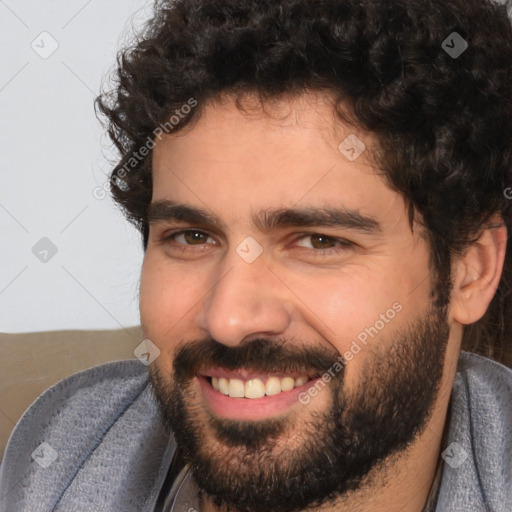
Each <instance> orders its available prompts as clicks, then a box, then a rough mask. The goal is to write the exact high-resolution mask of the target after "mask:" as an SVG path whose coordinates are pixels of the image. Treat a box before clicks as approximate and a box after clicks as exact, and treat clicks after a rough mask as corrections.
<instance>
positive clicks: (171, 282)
mask: <svg viewBox="0 0 512 512" xmlns="http://www.w3.org/2000/svg"><path fill="white" fill-rule="evenodd" d="M204 289H205V287H204V286H202V285H201V284H200V282H199V281H198V280H190V279H188V278H186V275H185V273H184V272H180V271H179V270H177V269H173V268H169V263H168V262H167V263H166V262H163V261H159V259H158V258H157V257H156V256H154V255H153V254H151V253H149V252H148V253H146V256H145V258H144V262H143V265H142V272H141V279H140V296H139V309H140V316H141V323H142V325H143V327H144V329H145V331H146V335H147V336H148V337H149V338H150V339H151V336H153V337H154V339H155V340H161V341H163V340H165V338H168V339H170V338H175V337H176V335H177V333H176V328H177V326H178V325H179V324H180V322H181V321H183V320H184V319H185V317H186V315H187V312H190V310H191V308H192V306H193V305H194V304H196V303H197V302H198V301H199V300H200V297H201V293H202V295H204Z"/></svg>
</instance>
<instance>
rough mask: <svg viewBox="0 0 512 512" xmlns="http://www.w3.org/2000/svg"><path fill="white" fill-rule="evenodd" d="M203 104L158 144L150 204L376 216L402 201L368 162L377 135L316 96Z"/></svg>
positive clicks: (234, 211)
mask: <svg viewBox="0 0 512 512" xmlns="http://www.w3.org/2000/svg"><path fill="white" fill-rule="evenodd" d="M241 106H242V108H239V107H238V106H237V104H236V101H235V99H234V98H233V97H223V98H220V99H218V100H216V101H213V102H209V103H207V104H206V105H205V106H204V107H203V109H202V111H201V112H200V116H199V118H198V119H197V120H195V121H194V122H193V123H192V124H190V125H189V126H188V127H186V128H185V129H184V130H182V131H180V132H177V133H175V134H170V135H165V136H163V137H162V140H160V141H157V144H156V147H155V149H154V154H153V202H155V201H160V200H173V201H180V202H187V203H189V204H190V205H195V206H202V207H207V208H208V209H213V210H215V209H218V210H223V211H224V212H227V211H229V210H230V211H231V214H232V215H233V216H234V217H237V215H239V214H240V213H241V212H242V211H243V214H244V215H245V213H246V212H247V209H248V208H251V209H252V213H253V214H254V213H255V212H256V211H257V210H260V209H263V208H265V207H267V208H271V207H276V206H283V207H290V206H297V205H300V206H303V207H312V206H315V207H318V206H322V207H342V208H346V209H347V210H353V211H358V212H359V213H361V214H363V215H364V214H367V215H368V216H371V217H374V216H375V215H374V214H375V213H376V212H377V211H379V210H380V212H384V211H388V210H389V209H390V208H391V207H392V205H394V204H396V203H397V202H398V203H400V202H401V207H402V208H403V201H401V198H400V197H399V196H398V194H397V193H396V192H394V191H392V190H391V189H390V188H389V187H387V185H386V183H385V181H384V179H383V177H382V175H381V174H382V173H381V171H380V170H379V169H378V168H377V167H376V166H375V164H374V163H373V161H372V154H373V150H374V149H375V148H377V147H378V146H377V142H378V141H377V139H376V137H375V136H374V135H373V134H371V133H368V132H365V131H363V130H361V129H359V128H357V127H355V126H352V125H348V124H346V123H344V122H342V121H340V120H339V119H338V118H337V117H336V116H335V113H334V112H335V111H334V107H333V102H332V99H331V98H330V97H329V96H327V95H325V94H324V95H322V94H320V93H309V94H304V95H302V96H298V97H288V98H281V99H275V100H271V101H268V102H266V103H265V104H264V105H263V106H262V105H261V104H260V103H259V102H258V101H257V100H256V99H255V98H254V97H251V96H247V97H245V98H243V99H242V102H241Z"/></svg>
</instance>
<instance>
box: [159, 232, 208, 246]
mask: <svg viewBox="0 0 512 512" xmlns="http://www.w3.org/2000/svg"><path fill="white" fill-rule="evenodd" d="M208 240H211V241H212V242H215V241H214V240H213V239H212V238H211V237H210V236H208V233H205V232H204V231H198V230H196V229H187V230H182V231H177V232H175V233H170V234H169V235H166V236H165V237H164V239H163V241H164V242H175V243H176V244H177V245H182V246H185V247H186V246H187V245H203V244H206V243H208Z"/></svg>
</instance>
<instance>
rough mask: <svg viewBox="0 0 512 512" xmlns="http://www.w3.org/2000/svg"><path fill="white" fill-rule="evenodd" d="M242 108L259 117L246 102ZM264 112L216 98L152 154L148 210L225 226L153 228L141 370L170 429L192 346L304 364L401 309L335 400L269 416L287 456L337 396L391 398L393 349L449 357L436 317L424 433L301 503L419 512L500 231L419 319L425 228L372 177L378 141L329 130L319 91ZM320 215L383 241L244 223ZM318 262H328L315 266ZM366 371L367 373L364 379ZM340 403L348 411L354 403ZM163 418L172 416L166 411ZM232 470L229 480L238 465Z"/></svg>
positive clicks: (192, 396) (213, 441) (198, 411)
mask: <svg viewBox="0 0 512 512" xmlns="http://www.w3.org/2000/svg"><path fill="white" fill-rule="evenodd" d="M247 105H249V106H251V105H253V103H251V99H250V97H249V98H248V99H247ZM270 107H271V108H269V109H268V110H269V111H271V112H272V113H273V115H272V118H270V117H268V115H267V114H265V113H263V112H261V111H260V109H258V108H254V109H250V112H245V113H242V112H240V111H239V110H238V109H237V108H236V106H235V104H234V103H233V101H232V99H230V98H229V97H227V98H224V99H223V100H222V101H218V102H215V103H211V104H210V105H208V106H207V107H206V108H205V110H204V112H203V114H202V116H201V118H200V119H199V121H198V122H197V123H196V124H194V125H192V126H191V127H190V128H188V129H186V130H185V131H184V132H182V133H178V134H176V135H169V136H166V137H164V139H163V140H162V141H161V142H159V143H158V144H157V146H156V148H155V150H154V154H153V199H152V202H156V201H160V200H172V201H179V202H180V203H185V204H187V205H190V206H194V207H197V208H202V209H206V210H208V211H209V212H210V213H213V214H215V215H216V216H217V217H219V218H220V220H221V221H222V223H223V225H222V226H218V227H213V226H204V225H197V224H191V223H185V222H176V221H172V222H162V221H159V222H154V223H152V224H151V228H150V235H149V242H148V248H147V251H146V255H145V259H144V264H143V268H142V275H141V286H140V312H141V323H142V328H143V332H144V335H145V337H146V338H149V339H150V340H151V341H152V342H153V343H154V344H155V345H157V346H158V347H159V349H160V351H161V354H160V356H159V357H158V358H157V359H156V360H155V362H154V363H152V365H151V367H150V374H151V377H152V380H153V383H154V385H155V389H156V390H157V396H158V397H159V398H160V405H161V407H163V408H165V407H167V414H168V416H169V417H172V414H170V413H171V412H172V411H171V410H170V409H172V407H173V405H172V403H175V401H174V402H173V401H172V400H171V401H169V400H168V399H169V396H172V397H176V396H177V395H176V393H179V392H180V391H179V389H178V387H174V388H173V385H174V384H175V380H176V379H174V378H173V375H174V374H175V368H173V362H174V359H175V357H176V354H177V353H180V350H181V349H182V348H183V347H184V346H185V345H186V344H187V343H189V342H197V343H198V344H201V343H202V342H205V340H209V339H213V340H215V341H216V342H218V343H219V344H221V346H223V347H226V348H227V349H228V348H237V347H242V346H246V345H247V344H249V343H250V342H251V341H254V340H268V341H269V342H272V343H277V344H280V345H281V346H282V347H283V350H289V351H290V352H289V353H292V352H293V349H294V347H295V348H296V349H297V351H299V353H300V350H301V349H303V348H305V347H308V348H312V349H315V350H318V351H320V352H321V353H324V354H330V355H333V356H334V355H341V354H346V352H347V351H350V350H351V344H352V342H353V340H355V339H357V336H358V335H359V334H360V333H361V332H362V331H364V329H365V328H367V327H369V326H373V325H375V324H376V321H377V320H379V319H380V318H382V317H381V315H382V314H384V313H385V312H386V311H387V310H389V309H390V308H391V307H392V305H393V304H396V303H399V304H400V306H401V310H400V312H399V313H398V314H396V315H395V317H394V318H393V319H392V320H390V321H389V322H387V323H385V326H384V328H383V329H382V330H381V331H380V332H379V334H378V335H376V336H374V337H371V338H369V339H368V342H367V345H366V346H365V347H364V348H363V349H362V350H361V351H360V352H359V353H357V354H356V355H354V357H353V358H351V360H350V361H347V364H346V366H345V369H344V371H343V388H341V387H339V388H337V387H335V385H334V384H333V385H331V386H330V388H329V389H328V390H327V392H325V391H322V392H319V393H318V394H317V395H316V396H314V397H312V398H311V400H310V402H309V403H308V404H307V405H304V404H300V403H295V404H293V405H292V406H291V407H290V408H288V409H286V412H285V413H280V414H277V415H276V416H275V419H276V420H282V423H283V424H284V425H285V427H286V425H287V422H289V424H288V428H283V430H282V431H280V435H277V436H275V437H274V438H272V443H273V444H272V445H271V448H272V450H273V451H272V450H271V452H270V455H274V456H276V457H277V456H278V455H279V456H281V458H282V457H284V455H283V454H285V453H288V454H293V453H295V452H296V451H297V450H300V448H301V447H302V446H303V445H304V443H305V441H307V440H310V441H313V442H314V440H315V438H316V437H315V436H318V435H323V434H322V432H321V431H319V432H316V433H315V432H314V431H313V432H311V428H309V429H308V426H309V427H311V426H314V425H315V424H314V423H312V422H313V420H314V418H315V417H317V416H321V415H322V414H326V413H327V411H329V410H330V408H332V406H333V400H334V396H335V395H336V396H338V397H341V400H342V402H343V397H352V398H354V397H357V396H364V389H372V385H373V386H374V389H378V387H379V384H380V385H381V386H387V387H388V388H389V389H391V386H392V384H393V383H395V384H396V383H397V382H398V380H397V379H398V375H397V373H398V372H393V371H392V369H391V367H392V365H393V359H392V356H394V357H395V358H396V357H399V355H400V351H395V349H394V348H396V346H397V345H396V344H397V343H398V342H399V340H401V339H409V340H410V341H411V342H412V340H414V339H418V336H419V335H420V334H421V333H423V334H426V339H430V341H431V342H432V343H435V342H437V343H439V344H440V345H443V340H442V339H439V340H437V339H436V337H441V335H442V333H443V332H444V331H443V330H442V329H440V330H438V331H435V330H430V331H428V332H426V331H425V326H424V325H423V327H421V321H422V320H427V321H428V322H430V323H434V324H435V325H437V326H440V325H441V324H443V323H444V318H445V319H446V334H447V339H446V340H445V341H446V352H445V353H444V357H441V365H442V368H440V370H439V372H438V373H439V374H438V377H436V379H435V381H434V382H433V383H432V384H438V387H439V392H438V393H437V394H436V395H435V396H434V398H435V401H434V403H433V404H432V409H431V411H430V412H431V414H430V415H427V416H428V417H426V418H425V422H424V425H423V428H422V429H420V430H421V433H419V435H417V436H413V437H414V439H413V442H412V443H410V445H409V446H408V447H407V449H405V450H402V451H400V452H398V453H395V454H394V455H393V456H392V457H390V458H389V460H387V461H384V462H383V463H382V464H378V465H376V466H375V467H374V468H373V470H372V471H371V474H369V475H368V478H367V480H366V481H364V480H361V481H360V482H359V485H358V486H357V488H355V489H351V490H349V489H347V492H346V493H344V494H343V495H341V496H338V497H337V500H336V501H335V502H331V503H328V504H326V505H320V506H318V507H313V506H311V507H309V509H310V510H345V509H346V510H353V511H358V510H365V511H370V512H373V511H379V510H386V511H395V510H396V511H398V510H409V511H413V512H414V511H418V512H419V511H421V509H422V507H423V506H424V504H425V502H426V499H427V496H428V492H429V489H430V487H431V484H432V480H433V477H434V473H435V469H436V464H437V462H438V459H439V455H440V451H441V439H442V434H443V429H444V426H445V419H446V413H447V409H448V405H449V398H450V391H451V388H452V385H453V380H454V375H455V372H456V365H457V360H458V356H459V353H460V342H461V336H462V329H463V324H467V323H472V322H474V321H476V320H478V319H479V318H480V317H481V316H482V315H483V313H484V312H485V309H486V308H487V306H488V304H489V302H490V300H491V298H492V295H493V293H494V290H495V288H496V286H497V283H498V280H499V277H500V275H501V268H502V264H503V257H504V248H505V243H506V230H505V228H503V227H501V228H494V229H487V230H485V231H484V232H483V233H482V236H481V237H480V239H479V241H478V242H477V243H475V244H474V245H473V246H472V247H471V248H470V249H469V250H468V251H467V252H466V254H465V255H464V256H463V257H461V258H459V259H458V260H457V261H455V262H454V264H453V268H452V270H453V271H452V277H453V290H452V297H451V298H452V300H451V304H450V307H449V310H448V311H446V312H444V313H445V317H441V316H439V315H438V316H434V317H432V316H427V315H429V312H430V310H431V302H432V301H431V291H432V288H433V286H434V276H433V274H432V273H431V269H430V267H429V258H428V254H429V253H428V247H427V245H426V242H425V241H424V240H423V238H422V237H421V236H420V233H421V228H420V226H419V225H418V224H415V225H414V229H413V230H412V231H411V228H410V225H409V221H408V216H407V211H406V205H405V204H404V201H403V200H402V198H401V196H399V195H398V194H397V193H396V192H394V191H392V190H390V189H389V188H388V187H387V186H386V184H385V183H384V181H383V180H382V178H381V177H379V176H378V174H377V170H376V169H375V167H374V166H373V165H372V162H371V160H370V158H369V155H370V151H371V149H372V148H373V147H374V146H375V144H376V142H377V141H376V140H375V139H374V138H373V137H372V135H371V134H368V133H364V132H360V131H358V130H357V129H356V128H354V127H351V126H346V125H344V124H343V123H341V122H339V121H335V120H334V118H333V114H332V108H331V107H330V105H329V103H328V102H327V101H325V99H324V98H323V97H322V96H320V95H318V94H315V93H309V94H307V95H304V96H301V97H299V98H288V99H284V98H283V99H281V100H280V101H277V102H276V103H275V104H273V105H271V106H270ZM350 134H355V135H357V137H358V138H359V139H360V140H361V141H363V142H364V144H365V145H366V147H367V151H366V152H364V153H363V154H362V155H361V156H360V157H359V158H358V159H357V160H355V161H353V162H352V161H350V160H348V159H347V158H346V157H345V156H344V155H343V154H342V153H340V151H339V150H338V145H339V144H340V143H341V142H342V141H343V140H344V139H345V138H346V137H347V136H348V135H350ZM325 206H330V207H338V208H339V207H340V206H342V207H344V208H347V209H351V210H354V211H357V212H359V213H360V214H363V215H367V216H371V217H372V218H374V219H375V220H377V221H378V223H379V224H380V226H381V229H380V232H378V233H365V232H361V231H357V230H354V229H346V228H338V227H325V226H311V227H307V228H304V227H300V226H297V227H279V228H275V229H272V230H269V231H266V230H264V229H260V228H258V227H257V226H254V225H253V224H252V222H251V215H252V214H253V213H254V212H259V211H260V210H265V209H268V208H276V207H280V208H282V207H290V208H291V207H325ZM180 229H192V230H194V229H196V230H199V231H201V232H202V233H205V234H206V235H207V236H204V237H202V238H201V237H200V236H199V240H196V241H194V240H193V237H192V236H190V235H189V236H188V237H187V238H185V237H184V236H183V235H181V236H178V237H175V239H174V240H172V239H168V240H166V241H164V238H165V237H166V236H168V235H169V234H170V232H171V231H179V230H180ZM306 234H310V235H315V234H322V235H325V236H327V237H334V238H336V239H344V240H349V241H350V242H352V243H353V244H355V245H354V246H349V247H344V246H340V245H338V244H336V243H335V242H332V240H331V238H329V239H328V241H326V240H325V239H322V240H321V242H322V243H325V246H323V245H321V243H320V241H319V239H318V238H315V237H306V236H304V235H306ZM196 236H197V235H196ZM247 237H252V238H254V239H255V240H256V241H257V242H258V244H259V246H260V247H261V249H262V254H261V255H260V256H259V257H258V258H257V259H256V260H255V261H254V262H252V263H247V262H246V261H244V259H243V258H242V257H241V256H240V254H239V253H237V251H236V248H237V246H239V244H241V243H242V242H243V241H244V240H245V239H246V238H247ZM187 244H188V245H187ZM242 247H243V246H242ZM322 247H325V249H323V248H322ZM251 250H252V249H251ZM322 252H323V253H325V255H319V254H318V253H322ZM406 334H407V336H405V335H406ZM417 335H418V336H417ZM404 336H405V338H404ZM423 343H426V341H425V340H423ZM405 346H408V345H407V344H406V345H405ZM440 350H441V349H440ZM386 354H387V355H388V356H389V360H388V361H386V360H384V361H386V362H388V363H389V365H388V367H386V365H385V364H384V365H383V366H382V367H381V368H380V369H379V368H378V365H377V363H378V361H379V360H381V361H382V358H383V357H386ZM408 355H409V357H412V358H413V359H410V360H409V359H407V357H405V356H404V359H403V361H402V364H404V365H405V366H404V368H403V371H407V369H408V368H409V369H411V368H413V367H414V364H416V365H418V364H421V361H418V359H419V358H420V352H411V353H409V354H408ZM437 356H439V351H437ZM441 356H443V351H441ZM414 357H415V358H416V360H415V359H414ZM397 366H398V367H399V365H397ZM386 368H387V369H386ZM369 369H371V370H374V371H372V372H369V373H368V370H369ZM379 376H380V381H379ZM365 379H366V380H365ZM342 389H343V391H341V390H342ZM173 393H174V394H173ZM181 393H182V395H181V396H182V398H183V400H184V401H185V404H186V405H187V406H188V409H187V410H188V411H189V415H190V420H189V421H191V422H194V424H195V427H196V429H199V430H198V431H199V432H201V435H202V436H204V437H203V438H202V442H201V446H202V452H203V455H205V456H206V457H208V456H209V457H217V459H212V460H218V461H219V463H220V461H222V460H224V462H226V461H227V460H228V458H227V457H228V455H229V454H230V453H233V452H232V450H233V448H232V447H230V446H228V443H227V441H223V440H222V439H221V438H219V437H218V435H216V432H217V434H218V430H215V427H214V426H213V425H214V424H212V423H211V422H210V420H211V419H212V413H211V411H210V410H209V409H208V403H207V401H206V400H205V398H204V396H203V394H202V392H201V389H200V386H199V383H198V380H197V378H192V379H191V380H190V381H189V383H188V385H187V388H186V391H185V390H182V391H181ZM358 393H363V394H362V395H358ZM405 394H406V396H409V397H411V398H412V397H413V395H414V393H412V392H409V393H407V392H406V393H405ZM347 403H349V404H350V403H351V402H350V400H349V398H347ZM355 403H356V402H354V403H353V404H352V405H353V407H355ZM340 413H341V411H340ZM163 414H164V417H165V411H164V413H163ZM283 418H284V419H283ZM167 419H168V418H167ZM216 419H217V420H220V421H222V418H216ZM292 426H293V428H291V427H292ZM317 426H318V425H317ZM196 431H197V430H196ZM270 439H271V437H269V438H268V440H269V441H270ZM178 442H179V440H178ZM269 446H270V445H269ZM259 448H260V449H263V448H264V446H260V447H259ZM239 450H241V451H238V452H236V453H235V454H236V455H243V453H244V452H243V449H242V448H240V447H239ZM289 457H291V458H292V457H293V456H292V455H290V456H289ZM234 459H235V460H237V459H236V457H234ZM238 460H239V462H240V461H241V460H242V457H240V458H239V459H238ZM268 460H271V459H268ZM228 466H229V465H228ZM231 466H232V467H231V468H230V469H232V470H233V472H234V474H235V473H236V468H237V466H236V464H235V463H232V464H231ZM244 469H245V470H246V471H249V469H250V468H249V467H248V466H247V467H244ZM224 509H226V510H227V508H226V507H224V508H219V507H217V506H216V505H215V503H214V500H212V499H205V500H204V502H203V506H202V510H203V511H206V512H213V511H217V510H224ZM247 510H250V508H247ZM254 510H257V508H255V509H254ZM283 510H284V509H283Z"/></svg>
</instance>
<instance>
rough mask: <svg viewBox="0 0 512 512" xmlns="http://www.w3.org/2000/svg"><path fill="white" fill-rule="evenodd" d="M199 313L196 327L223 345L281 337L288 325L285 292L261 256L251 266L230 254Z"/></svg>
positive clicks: (288, 317)
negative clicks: (252, 339)
mask: <svg viewBox="0 0 512 512" xmlns="http://www.w3.org/2000/svg"><path fill="white" fill-rule="evenodd" d="M218 275H221V276H223V277H221V278H220V279H218V281H217V283H216V284H215V285H214V286H213V289H212V291H211V292H210V293H209V294H208V296H207V297H206V298H205V300H204V301H203V304H202V307H201V309H200V311H199V313H198V314H199V326H200V327H201V328H202V329H203V330H205V331H206V332H207V333H208V334H209V335H210V336H211V337H212V338H213V339H214V340H216V341H218V342H219V343H223V344H224V345H229V346H232V347H234V346H236V345H239V344H240V343H241V342H242V341H243V340H244V339H246V338H247V337H249V336H250V337H251V338H254V337H256V336H258V335H265V336H269V335H279V334H282V333H283V332H284V331H285V330H286V328H287V327H288V326H289V324H290V317H291V315H290V312H289V308H290V306H291V303H290V301H289V298H290V297H289V296H287V289H286V287H285V286H284V284H283V283H282V282H281V281H280V280H279V279H278V278H277V277H276V275H275V274H274V273H273V272H272V271H271V270H270V269H269V268H268V265H267V262H266V259H265V258H264V255H261V256H260V257H259V258H258V259H257V260H256V261H254V262H252V263H247V262H245V261H244V260H243V259H242V258H240V256H239V255H238V254H237V253H236V252H235V251H232V254H230V255H229V257H226V258H225V259H224V262H223V265H222V271H221V273H219V274H218Z"/></svg>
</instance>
